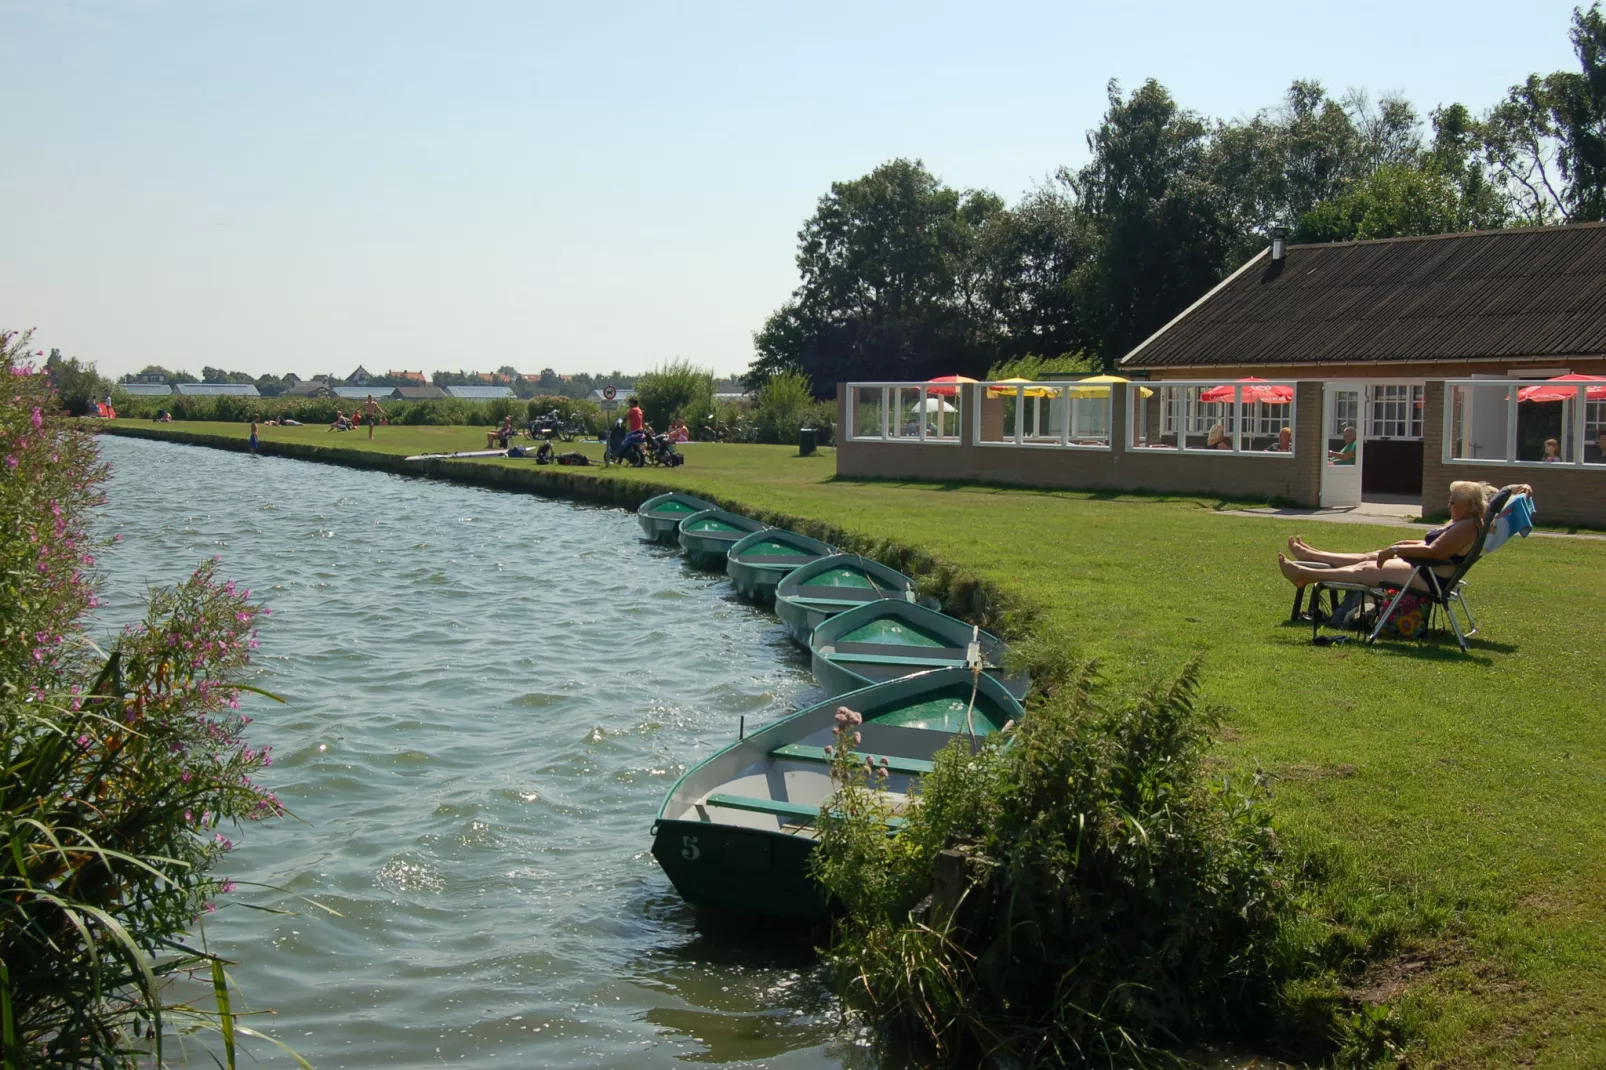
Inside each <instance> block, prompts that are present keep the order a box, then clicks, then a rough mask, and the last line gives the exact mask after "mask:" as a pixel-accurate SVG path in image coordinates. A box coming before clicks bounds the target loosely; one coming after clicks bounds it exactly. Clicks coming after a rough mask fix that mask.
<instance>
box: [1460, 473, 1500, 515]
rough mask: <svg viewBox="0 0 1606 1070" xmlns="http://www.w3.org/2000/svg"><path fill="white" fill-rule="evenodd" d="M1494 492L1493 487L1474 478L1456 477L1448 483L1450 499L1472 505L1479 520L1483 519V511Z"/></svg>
mask: <svg viewBox="0 0 1606 1070" xmlns="http://www.w3.org/2000/svg"><path fill="white" fill-rule="evenodd" d="M1494 492H1495V488H1494V487H1492V486H1490V485H1489V484H1487V483H1482V482H1479V481H1478V480H1476V479H1458V480H1456V481H1455V482H1454V483H1451V484H1450V500H1451V501H1453V502H1462V503H1464V504H1466V505H1470V506H1472V508H1473V511H1474V515H1475V516H1476V517H1477V518H1478V519H1479V520H1482V519H1483V511H1484V510H1485V509H1487V508H1488V507H1489V499H1490V498H1492V497H1494Z"/></svg>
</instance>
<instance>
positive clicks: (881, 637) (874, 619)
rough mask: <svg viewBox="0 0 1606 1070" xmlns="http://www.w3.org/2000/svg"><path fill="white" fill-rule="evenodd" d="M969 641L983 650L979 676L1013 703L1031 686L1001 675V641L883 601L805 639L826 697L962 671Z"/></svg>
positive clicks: (868, 604)
mask: <svg viewBox="0 0 1606 1070" xmlns="http://www.w3.org/2000/svg"><path fill="white" fill-rule="evenodd" d="M972 635H975V641H976V642H977V643H978V645H979V646H980V648H981V657H982V665H983V671H984V672H985V673H986V674H987V675H989V676H993V677H996V678H997V679H998V681H999V682H1000V683H1001V684H1003V685H1004V688H1005V690H1007V691H1008V692H1009V693H1010V694H1012V695H1014V696H1015V697H1016V698H1024V697H1025V696H1026V688H1027V686H1028V685H1029V684H1030V683H1031V680H1030V678H1028V677H1027V676H1026V675H1025V674H1018V675H1014V676H1010V675H1006V674H1005V672H1004V668H1003V666H1004V655H1005V654H1006V653H1007V651H1008V649H1009V648H1008V647H1007V646H1006V645H1005V644H1004V641H1003V640H1001V639H999V638H998V637H996V636H993V635H989V634H988V633H987V632H979V633H977V632H975V631H974V629H972V628H971V626H970V625H969V624H966V623H965V622H964V621H962V620H958V619H956V618H954V617H950V616H948V615H947V614H945V613H939V612H937V611H936V610H935V609H927V608H926V607H925V606H920V605H915V604H913V603H910V602H900V601H897V600H895V599H890V598H883V599H879V600H877V601H874V602H866V603H865V604H864V605H862V606H857V607H855V608H853V609H850V610H847V611H845V612H842V613H838V614H837V615H836V616H834V617H832V618H831V619H830V620H827V621H824V622H822V623H821V624H820V625H819V627H817V628H815V629H814V632H813V634H812V635H811V636H810V637H809V653H810V654H811V655H812V657H813V661H814V679H815V682H816V683H818V684H819V685H820V686H821V687H823V688H825V690H826V692H827V693H829V694H833V695H836V694H841V693H843V692H845V691H853V690H855V689H857V688H861V687H864V686H865V685H866V684H873V683H878V682H880V681H882V680H895V679H897V678H898V677H900V676H907V675H908V674H909V673H913V672H921V671H923V670H925V669H943V668H950V667H955V666H958V667H964V666H965V664H966V654H967V651H968V648H969V646H970V643H971V642H972V638H971V637H972Z"/></svg>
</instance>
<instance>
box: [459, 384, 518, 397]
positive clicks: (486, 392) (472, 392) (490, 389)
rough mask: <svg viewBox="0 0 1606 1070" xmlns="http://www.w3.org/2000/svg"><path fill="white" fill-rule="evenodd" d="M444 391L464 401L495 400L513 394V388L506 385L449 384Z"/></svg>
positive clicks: (512, 395)
mask: <svg viewBox="0 0 1606 1070" xmlns="http://www.w3.org/2000/svg"><path fill="white" fill-rule="evenodd" d="M446 392H447V393H448V394H450V395H451V396H452V397H454V398H462V399H463V400H465V401H495V400H496V399H497V398H511V397H514V396H515V395H514V393H513V388H512V387H508V386H449V387H447V388H446Z"/></svg>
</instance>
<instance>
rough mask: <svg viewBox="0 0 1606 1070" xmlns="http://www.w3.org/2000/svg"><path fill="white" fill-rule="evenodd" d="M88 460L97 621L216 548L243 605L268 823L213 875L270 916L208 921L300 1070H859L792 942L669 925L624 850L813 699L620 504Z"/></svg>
mask: <svg viewBox="0 0 1606 1070" xmlns="http://www.w3.org/2000/svg"><path fill="white" fill-rule="evenodd" d="M103 451H104V454H105V456H106V458H107V459H108V460H109V461H111V462H112V465H113V468H114V472H115V473H116V474H115V476H114V478H113V481H112V484H111V487H110V501H109V502H108V504H107V506H106V508H105V510H104V525H103V528H104V530H106V531H107V532H113V531H116V532H120V533H122V534H123V536H124V538H125V541H124V543H123V544H122V545H121V546H120V547H119V548H117V549H116V550H115V551H113V553H112V554H111V555H109V558H108V559H107V561H106V564H107V567H108V571H109V581H108V584H107V589H106V591H105V595H106V598H107V601H108V604H107V607H106V609H105V610H103V615H102V622H103V624H104V625H105V626H107V627H110V626H113V625H120V624H121V623H123V622H124V621H127V620H131V619H134V618H135V617H136V616H138V615H139V612H140V600H141V599H142V598H143V595H144V592H145V590H146V588H147V585H148V584H157V583H171V582H174V581H176V580H178V579H180V578H182V577H183V576H184V575H185V574H186V573H187V571H188V570H189V569H191V568H193V567H194V566H195V565H196V564H197V563H199V562H200V561H202V560H204V559H205V558H207V557H210V556H212V555H214V554H221V555H222V556H223V565H222V568H223V571H224V572H225V573H226V574H228V575H229V576H231V577H233V578H235V579H237V580H239V581H241V582H242V583H243V584H245V585H246V586H248V587H251V588H252V589H253V590H255V591H257V592H258V593H259V594H260V595H261V596H263V597H264V599H265V601H266V602H267V603H268V604H269V605H270V606H271V607H272V609H273V615H272V617H271V618H269V620H268V622H267V626H266V627H265V628H264V630H263V634H262V650H261V657H260V659H259V665H260V666H261V667H262V670H263V679H262V680H261V681H259V682H260V683H261V684H262V686H264V687H265V688H266V689H267V690H269V691H272V692H274V693H276V694H278V695H281V696H283V697H284V698H285V699H286V704H285V705H282V706H280V705H277V704H274V703H271V702H268V701H266V700H253V701H252V702H251V707H252V708H251V711H250V712H251V713H252V715H253V716H254V717H255V718H256V723H255V724H254V725H253V726H252V731H251V735H252V740H253V742H254V743H269V744H272V745H273V746H274V750H275V753H276V754H277V755H278V756H279V760H278V761H276V762H275V763H274V766H273V768H272V769H271V770H269V773H270V774H271V780H272V785H273V787H274V788H275V789H276V790H278V791H279V793H280V795H281V796H282V797H283V798H284V800H285V802H286V803H287V805H289V806H290V807H291V809H292V810H293V811H294V813H295V815H296V816H295V818H294V819H289V820H285V821H283V822H278V823H275V824H272V825H267V826H253V827H251V828H248V829H246V830H243V832H242V834H241V835H240V836H239V837H237V839H238V840H239V841H240V848H239V850H238V851H237V852H236V853H235V854H234V855H233V856H232V857H231V858H230V865H229V867H228V868H229V875H230V876H233V877H235V878H236V879H237V880H240V881H241V882H242V885H243V882H245V881H256V882H260V883H262V884H266V885H272V886H274V888H275V889H276V890H261V889H256V890H253V891H252V892H251V894H250V895H249V901H251V902H253V903H256V904H257V905H261V906H269V907H274V908H277V909H280V910H286V911H295V912H296V913H295V914H292V915H278V914H267V913H262V912H259V911H252V910H245V909H235V908H230V907H229V906H228V905H227V903H225V905H224V906H223V908H222V909H221V910H220V912H219V913H218V914H217V915H215V916H213V917H212V918H211V919H210V920H209V921H208V923H207V933H206V938H207V941H208V944H209V946H210V947H212V948H213V949H214V950H216V951H218V952H220V953H221V954H223V955H224V956H226V957H228V958H230V959H236V960H239V962H240V965H239V967H237V968H235V969H234V970H233V971H232V972H233V975H234V976H235V978H236V979H237V980H238V981H239V983H240V984H241V986H242V987H243V989H244V991H245V993H246V995H247V997H248V999H249V1000H250V1002H251V1004H252V1005H253V1006H255V1007H271V1008H273V1009H274V1010H275V1011H276V1012H277V1016H276V1018H275V1019H274V1020H273V1021H272V1022H271V1023H269V1024H268V1026H267V1028H269V1029H270V1031H272V1032H274V1033H276V1034H277V1035H279V1036H281V1037H282V1038H283V1039H284V1040H286V1041H287V1042H288V1043H290V1044H291V1045H292V1046H294V1047H295V1048H296V1049H297V1050H299V1051H300V1052H302V1053H303V1054H305V1055H306V1056H307V1057H308V1058H309V1059H311V1061H312V1062H313V1063H315V1064H317V1065H320V1066H330V1067H333V1066H350V1067H379V1066H384V1067H411V1066H425V1065H431V1066H433V1065H438V1064H440V1063H442V1062H457V1063H461V1064H463V1065H470V1066H487V1065H492V1064H495V1065H506V1066H548V1067H565V1066H574V1067H580V1066H598V1065H606V1066H619V1065H626V1064H628V1065H631V1066H671V1065H675V1064H678V1063H681V1062H685V1061H693V1062H726V1063H734V1064H738V1065H742V1064H745V1065H785V1066H788V1067H805V1066H838V1065H842V1064H843V1063H844V1062H845V1061H846V1062H851V1063H853V1064H855V1065H861V1066H862V1065H865V1060H864V1057H863V1055H862V1052H859V1051H858V1050H857V1049H856V1048H855V1047H854V1045H853V1044H852V1043H851V1042H847V1041H844V1040H842V1039H841V1038H840V1037H839V1036H838V1034H837V1026H836V1024H835V1023H836V1020H837V1019H836V1012H835V1009H834V1007H833V1005H832V1004H831V1001H830V999H829V997H828V995H827V993H826V990H825V988H824V985H823V984H822V981H821V978H820V976H819V974H818V972H817V970H815V969H814V968H813V967H812V965H811V964H810V961H809V959H808V956H807V954H806V949H805V950H804V951H802V952H797V951H794V950H785V951H780V952H777V951H775V950H774V949H772V948H769V947H767V946H763V945H757V946H754V947H749V946H747V945H746V944H745V943H744V942H743V941H740V940H738V941H735V942H729V941H725V942H721V941H719V940H716V939H712V938H711V937H709V936H708V935H705V934H703V933H701V932H699V930H698V928H697V926H696V925H695V923H694V917H693V915H692V913H691V911H689V910H688V909H687V908H686V907H685V905H684V904H683V903H681V902H680V900H679V899H678V898H677V897H675V895H674V892H673V890H672V889H671V888H670V887H669V884H668V882H667V880H665V878H664V876H663V874H662V873H661V872H660V871H659V869H658V867H657V865H656V863H654V862H653V860H652V858H651V856H650V855H649V854H648V853H647V848H648V846H649V839H648V830H649V829H650V827H651V824H652V818H653V815H654V814H655V813H656V812H657V807H658V804H659V802H660V801H661V800H662V797H663V794H664V793H665V792H666V791H667V790H668V787H669V785H670V784H671V783H673V781H674V778H675V777H678V776H679V775H680V774H681V773H682V772H684V771H685V769H686V768H687V766H688V765H689V764H690V763H692V762H694V761H696V760H698V759H699V758H701V757H703V756H706V755H708V754H710V753H712V752H713V751H714V750H715V749H717V748H718V747H721V746H723V745H725V744H726V743H727V742H729V741H730V739H731V738H732V737H733V736H734V735H735V734H736V729H737V724H738V722H739V720H740V719H741V718H743V717H745V718H746V719H747V721H748V722H749V725H750V726H751V725H752V724H756V723H760V722H762V721H765V720H767V719H770V718H773V717H778V716H781V715H782V714H784V713H785V712H787V711H788V710H789V709H791V708H793V707H795V705H797V704H798V703H800V702H803V701H808V700H809V699H810V698H811V697H813V691H812V686H811V683H810V680H809V677H808V666H807V662H806V660H805V659H803V658H801V657H800V656H799V655H798V654H797V653H796V652H795V651H794V650H793V649H792V648H791V647H790V646H789V644H787V643H786V642H785V639H784V633H782V632H781V630H780V629H779V628H778V627H777V626H776V624H775V621H774V619H773V618H772V617H769V616H768V615H766V614H763V613H760V612H758V611H756V610H754V609H752V608H751V607H748V606H746V605H744V604H742V603H740V602H738V601H735V600H734V599H733V598H732V597H731V591H730V585H729V584H728V583H727V582H725V581H724V580H723V578H721V577H718V576H715V575H710V574H708V573H703V572H697V571H694V570H691V569H686V568H683V567H681V565H680V563H679V562H678V561H677V560H675V559H674V558H672V557H670V556H668V555H666V554H664V553H662V552H660V551H658V550H656V549H653V548H651V547H647V546H644V545H643V544H642V543H640V541H639V539H638V532H637V529H636V526H635V521H634V519H633V518H632V517H630V516H629V515H628V514H626V513H623V512H620V511H618V510H604V509H594V508H588V507H582V506H575V505H571V504H567V503H559V502H550V501H543V500H540V499H537V498H531V497H526V496H521V495H513V494H503V493H496V492H492V491H486V490H477V489H473V488H466V487H456V486H450V485H446V484H440V483H433V482H428V481H424V480H411V479H403V478H400V477H396V476H389V475H383V474H378V473H365V472H350V471H346V470H343V469H338V468H324V467H318V466H313V465H308V464H301V463H298V462H294V461H287V460H281V459H276V458H262V457H256V458H253V457H249V456H246V455H240V454H231V453H221V452H215V451H211V450H201V449H192V448H188V447H181V446H173V445H168V444H165V443H153V442H143V441H138V440H132V439H106V440H104V441H103ZM247 887H248V886H247ZM302 897H307V898H311V899H315V900H316V901H317V902H319V903H321V904H323V905H324V906H327V907H328V908H329V909H330V910H331V911H334V912H337V913H328V912H325V911H323V910H317V909H312V908H309V907H308V906H307V904H306V902H305V899H304V898H302ZM259 1054H260V1056H261V1057H262V1058H263V1060H264V1062H265V1063H267V1064H270V1065H278V1064H280V1063H282V1062H283V1059H282V1057H275V1056H274V1054H273V1053H272V1051H271V1050H264V1051H262V1052H260V1053H259Z"/></svg>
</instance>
